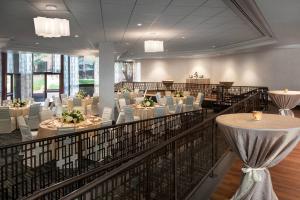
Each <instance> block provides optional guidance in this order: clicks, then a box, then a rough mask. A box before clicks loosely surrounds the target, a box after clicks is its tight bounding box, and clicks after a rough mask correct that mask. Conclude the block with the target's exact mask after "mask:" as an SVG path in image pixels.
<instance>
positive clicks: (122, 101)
mask: <svg viewBox="0 0 300 200" xmlns="http://www.w3.org/2000/svg"><path fill="white" fill-rule="evenodd" d="M126 105H127V104H126V100H125V99H124V98H121V99H119V107H120V110H123V108H124V107H125V106H126Z"/></svg>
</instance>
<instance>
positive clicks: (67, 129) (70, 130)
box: [57, 127, 75, 135]
mask: <svg viewBox="0 0 300 200" xmlns="http://www.w3.org/2000/svg"><path fill="white" fill-rule="evenodd" d="M68 133H75V127H57V134H58V135H64V134H68Z"/></svg>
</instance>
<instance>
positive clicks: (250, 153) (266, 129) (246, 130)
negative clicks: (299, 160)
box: [216, 113, 300, 200]
mask: <svg viewBox="0 0 300 200" xmlns="http://www.w3.org/2000/svg"><path fill="white" fill-rule="evenodd" d="M216 121H217V123H218V125H219V128H220V130H221V131H222V132H223V133H224V135H225V139H226V141H227V143H228V144H229V146H230V148H231V149H232V150H233V151H234V152H235V153H236V154H237V155H238V156H239V157H240V159H241V160H242V161H243V162H244V166H243V168H242V172H243V177H242V181H241V184H240V187H239V189H238V190H237V191H236V193H235V195H234V196H233V197H232V199H233V200H237V199H253V200H254V199H257V200H259V199H266V200H267V199H270V200H277V199H278V198H277V196H276V194H275V192H274V190H273V186H272V181H271V177H270V172H269V170H268V168H270V167H273V166H275V165H277V164H278V163H279V162H280V161H282V160H283V159H284V158H285V157H286V156H287V155H288V154H289V153H290V152H291V151H292V150H293V149H294V148H295V147H296V145H297V144H298V142H299V138H300V119H298V118H291V117H286V116H281V115H274V114H263V115H262V119H261V120H260V121H255V120H254V119H252V114H249V113H239V114H228V115H222V116H219V117H217V119H216Z"/></svg>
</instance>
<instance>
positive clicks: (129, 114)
mask: <svg viewBox="0 0 300 200" xmlns="http://www.w3.org/2000/svg"><path fill="white" fill-rule="evenodd" d="M123 110H124V114H125V123H127V122H133V121H134V115H133V109H132V108H131V107H130V106H124V107H123Z"/></svg>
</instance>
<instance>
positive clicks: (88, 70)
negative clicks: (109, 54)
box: [79, 56, 95, 96]
mask: <svg viewBox="0 0 300 200" xmlns="http://www.w3.org/2000/svg"><path fill="white" fill-rule="evenodd" d="M94 71H95V57H90V56H85V57H83V56H80V57H79V89H80V90H84V91H85V92H86V93H87V94H89V95H90V96H92V95H93V94H94V84H95V79H94V78H95V76H94Z"/></svg>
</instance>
